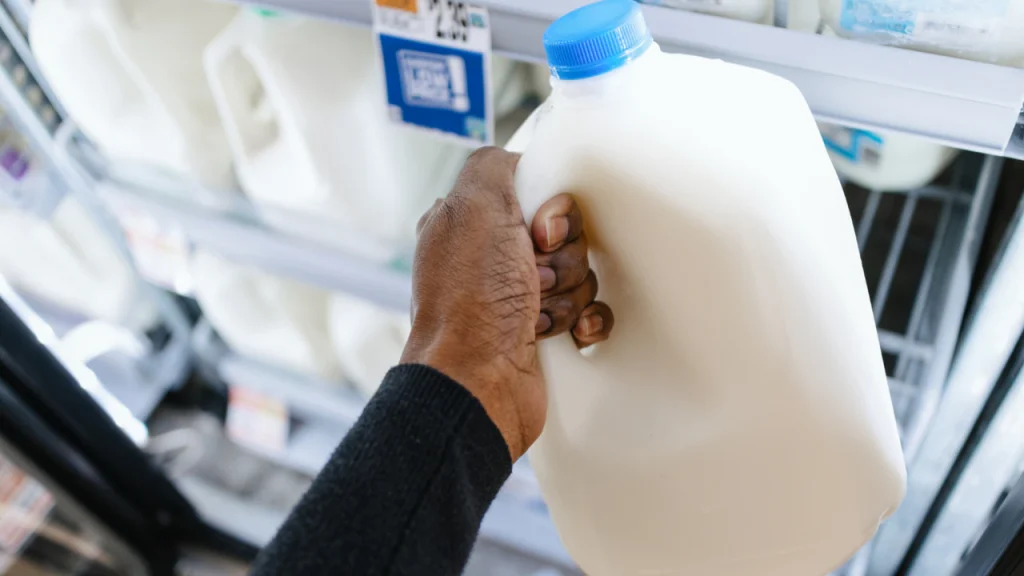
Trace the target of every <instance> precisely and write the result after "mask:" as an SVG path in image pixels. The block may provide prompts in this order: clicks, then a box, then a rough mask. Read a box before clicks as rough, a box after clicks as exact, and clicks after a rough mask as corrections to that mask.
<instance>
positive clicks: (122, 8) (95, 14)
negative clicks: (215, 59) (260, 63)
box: [30, 0, 236, 189]
mask: <svg viewBox="0 0 1024 576" xmlns="http://www.w3.org/2000/svg"><path fill="white" fill-rule="evenodd" d="M235 12H236V8H234V7H232V6H230V5H228V4H225V3H220V2H208V1H206V0H174V1H173V2H165V1H163V0H38V1H37V2H36V3H35V8H34V10H33V12H32V23H31V30H30V35H31V43H32V51H33V53H34V54H35V57H36V60H37V61H38V62H39V66H40V68H41V69H42V71H43V73H44V74H45V75H46V79H47V80H48V81H49V83H50V85H51V86H52V88H53V90H54V92H55V93H56V94H57V96H58V97H59V98H60V100H61V102H62V103H63V104H64V107H65V108H66V109H67V111H68V113H69V114H70V116H71V118H72V119H73V120H74V121H75V122H76V123H78V125H79V126H80V127H81V128H82V131H83V132H85V134H86V135H87V136H89V138H91V139H92V140H93V141H94V142H96V143H97V144H98V145H99V146H100V148H101V149H102V150H103V151H104V152H105V153H106V154H108V155H110V156H111V157H113V158H115V159H122V160H128V161H139V162H145V163H147V164H152V165H155V166H159V167H162V168H166V169H169V170H172V171H175V172H178V173H183V174H186V175H188V176H191V177H194V178H197V179H198V180H200V181H201V182H202V183H203V184H206V185H207V186H209V187H212V188H215V189H231V188H233V187H234V177H233V175H232V171H231V154H230V151H229V149H228V144H227V140H226V139H225V137H224V131H223V129H222V128H221V125H220V122H219V120H218V118H217V110H216V107H215V106H214V103H213V98H212V97H211V95H210V91H209V88H208V87H207V85H206V81H205V77H204V75H203V67H202V51H203V49H204V48H205V47H206V44H207V43H208V42H209V41H210V40H212V39H213V37H214V36H215V35H216V34H217V32H219V31H220V30H221V29H222V28H223V27H224V26H225V25H227V23H228V22H229V21H230V20H231V18H232V16H233V15H234V14H235Z"/></svg>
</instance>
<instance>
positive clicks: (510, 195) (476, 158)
mask: <svg viewBox="0 0 1024 576" xmlns="http://www.w3.org/2000/svg"><path fill="white" fill-rule="evenodd" d="M520 156H521V154H516V153H514V152H508V151H506V150H504V149H502V148H497V147H495V146H484V147H483V148H477V149H476V151H474V152H473V153H472V154H470V155H469V158H467V159H466V164H465V165H463V167H462V172H460V173H459V178H458V180H456V182H455V187H454V188H452V192H451V194H449V196H457V197H465V198H473V197H478V196H491V197H493V198H497V199H499V200H501V201H502V202H503V203H504V204H505V205H506V207H508V208H511V207H516V208H518V207H519V200H518V199H517V198H516V190H515V183H514V176H515V172H516V165H518V164H519V157H520Z"/></svg>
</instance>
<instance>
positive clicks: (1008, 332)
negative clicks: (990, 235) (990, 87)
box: [870, 209, 1024, 576]
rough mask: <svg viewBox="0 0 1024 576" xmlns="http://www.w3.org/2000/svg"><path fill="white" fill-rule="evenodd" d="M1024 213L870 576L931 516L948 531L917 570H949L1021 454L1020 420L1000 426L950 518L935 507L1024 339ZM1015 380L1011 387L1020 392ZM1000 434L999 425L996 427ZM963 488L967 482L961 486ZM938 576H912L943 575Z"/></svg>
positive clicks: (886, 569)
mask: <svg viewBox="0 0 1024 576" xmlns="http://www.w3.org/2000/svg"><path fill="white" fill-rule="evenodd" d="M1021 285H1024V210H1021V209H1018V213H1017V215H1016V216H1015V219H1014V222H1013V224H1012V225H1011V227H1010V229H1009V231H1008V233H1007V235H1006V241H1005V242H1004V244H1003V247H1002V249H1001V252H1000V255H999V257H998V259H997V261H996V262H995V263H994V264H993V266H992V272H991V273H990V275H989V277H988V278H987V279H986V281H985V283H984V285H983V286H982V289H981V291H980V292H979V295H978V297H977V303H976V304H975V306H974V308H973V312H972V315H971V316H970V318H969V319H968V321H967V323H966V329H965V331H964V335H963V337H962V338H961V341H960V345H959V349H958V352H957V356H956V360H955V362H954V364H953V367H952V369H951V370H950V374H949V378H948V380H947V381H946V384H945V389H944V391H943V394H942V396H941V398H937V399H936V402H937V405H936V406H935V408H934V416H933V417H932V419H931V426H930V427H929V429H928V431H927V433H926V435H925V436H924V438H923V440H922V442H921V445H920V447H919V449H918V450H917V454H916V457H915V458H914V459H913V460H911V461H909V462H908V464H909V466H908V475H907V496H906V498H905V499H904V501H903V504H902V505H901V506H900V508H899V510H897V511H896V513H895V514H894V515H893V516H892V517H891V518H890V519H889V520H888V521H887V522H886V523H885V524H884V525H883V526H882V529H881V530H880V532H879V534H878V536H877V537H876V539H875V545H874V550H873V554H872V559H871V571H870V573H871V574H891V573H894V572H895V571H896V569H897V568H898V567H899V566H900V564H901V563H902V562H904V558H905V557H906V555H907V554H908V552H912V551H913V550H912V548H913V547H914V546H916V544H915V538H916V536H917V535H918V533H919V531H920V530H921V529H922V528H925V529H926V528H927V526H926V524H927V523H929V522H930V521H931V520H930V519H929V518H930V517H931V516H932V514H933V513H939V514H940V516H939V517H938V518H937V519H936V520H937V521H938V522H942V523H943V524H942V525H943V526H944V527H945V528H946V529H947V531H946V533H945V534H943V535H941V536H935V537H934V538H937V539H935V540H933V539H932V538H933V537H929V539H928V540H926V541H925V542H923V544H924V547H922V548H921V549H920V551H919V552H918V553H917V556H918V558H917V560H916V561H915V563H914V565H915V566H916V565H918V564H919V565H920V566H922V567H929V566H939V565H946V566H948V565H949V564H950V562H955V561H958V559H959V555H960V554H961V553H963V552H964V551H965V549H966V547H967V546H969V545H970V544H971V542H972V539H973V538H974V536H975V535H976V532H975V530H976V529H977V528H978V526H979V525H980V523H982V522H983V521H984V520H985V519H986V518H987V516H988V514H989V513H990V512H991V510H992V507H993V506H994V505H995V504H996V500H997V498H998V495H999V490H1001V489H1002V487H1003V486H1005V482H1006V475H1007V474H1008V472H1007V470H1006V467H1007V466H1008V465H1009V466H1016V464H1017V463H1018V462H1014V461H1012V459H1013V457H1014V455H1019V454H1020V452H1019V450H1020V449H1021V447H1022V443H1024V440H1022V436H1021V434H1020V433H1018V432H1012V433H1011V432H1008V431H1006V430H1017V427H1018V426H1019V422H1017V421H1013V420H1004V422H1009V423H1008V424H1005V426H1006V427H1007V428H1005V429H1004V432H1003V433H999V432H997V433H995V434H991V433H990V434H987V435H986V439H985V443H986V445H987V447H980V448H979V449H978V450H977V451H976V452H975V455H974V457H973V459H972V462H971V466H970V468H969V469H967V470H965V472H964V474H963V475H962V476H961V480H960V482H961V483H963V487H957V493H958V494H960V495H959V496H958V495H957V494H954V495H953V497H952V499H950V500H948V502H949V503H950V505H952V506H953V508H951V511H950V512H949V513H948V514H947V513H945V512H943V511H942V506H941V503H938V505H937V504H936V498H937V497H940V494H941V491H942V490H943V486H944V484H945V483H946V481H947V478H948V476H949V474H950V473H951V472H952V471H953V469H954V465H955V463H956V461H957V458H958V455H959V454H960V452H961V449H962V448H963V447H964V445H965V443H966V442H967V439H968V437H969V436H970V435H971V431H972V430H973V429H974V426H975V424H976V422H977V421H978V418H979V415H980V414H981V412H982V409H983V408H984V406H985V404H986V402H987V401H988V399H989V396H990V395H991V394H992V392H993V390H994V389H995V388H996V386H997V384H998V383H999V381H1000V378H1001V376H1002V373H1003V371H1004V368H1005V367H1006V365H1007V361H1008V360H1009V359H1010V358H1011V355H1012V353H1013V350H1014V347H1015V346H1016V345H1017V342H1018V340H1019V339H1020V338H1021V335H1022V333H1024V291H1022V290H1021V289H1020V287H1021ZM1020 386H1021V384H1020V382H1019V381H1018V382H1017V384H1015V387H1016V389H1017V390H1019V389H1020ZM1019 395H1020V393H1019V392H1013V393H1011V395H1010V396H1009V397H1008V403H1007V404H1006V405H1005V407H1004V408H1007V409H1008V410H1009V412H1007V413H1006V416H1005V417H1003V416H1000V417H1002V418H1005V419H1012V418H1015V416H1013V411H1016V414H1017V415H1018V416H1019V414H1020V410H1021V408H1020V405H1019V402H1018V401H1019V400H1020V397H1019ZM995 426H996V428H994V430H998V429H999V426H1000V424H998V423H997V424H995ZM965 482H966V483H965ZM933 526H935V525H933ZM941 573H943V572H941V571H936V572H916V571H915V572H914V574H927V575H928V576H930V575H931V574H941Z"/></svg>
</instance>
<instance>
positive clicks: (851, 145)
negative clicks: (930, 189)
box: [818, 123, 957, 192]
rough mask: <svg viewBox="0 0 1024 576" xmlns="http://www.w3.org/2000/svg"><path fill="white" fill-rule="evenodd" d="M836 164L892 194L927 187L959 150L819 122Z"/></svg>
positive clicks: (838, 168)
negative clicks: (897, 191)
mask: <svg viewBox="0 0 1024 576" xmlns="http://www.w3.org/2000/svg"><path fill="white" fill-rule="evenodd" d="M818 128H819V129H820V130H821V137H822V139H823V140H824V141H825V147H826V148H827V149H828V155H829V157H830V158H832V164H833V165H834V166H835V168H836V172H838V173H839V174H840V175H841V176H843V177H844V178H846V179H848V180H850V181H851V182H853V183H854V184H857V185H859V186H863V187H864V188H868V189H870V190H880V191H883V192H890V191H896V190H910V189H913V188H920V187H922V186H925V185H927V184H928V183H930V182H931V181H932V180H934V179H935V177H936V176H938V175H939V174H940V173H941V172H942V171H943V170H945V169H946V167H947V166H949V164H950V162H952V161H953V159H954V158H956V154H957V151H956V150H954V149H953V148H948V147H946V146H942V145H940V144H935V143H934V142H930V141H928V140H925V139H923V138H915V137H913V136H906V135H904V134H896V133H890V132H882V131H874V132H872V131H868V130H861V129H859V128H849V127H846V126H836V125H833V124H825V123H819V124H818Z"/></svg>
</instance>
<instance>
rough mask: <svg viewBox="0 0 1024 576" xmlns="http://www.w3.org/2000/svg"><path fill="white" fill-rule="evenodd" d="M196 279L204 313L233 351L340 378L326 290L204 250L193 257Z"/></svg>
mask: <svg viewBox="0 0 1024 576" xmlns="http://www.w3.org/2000/svg"><path fill="white" fill-rule="evenodd" d="M192 275H193V277H194V281H195V297H196V300H197V301H198V302H199V305H200V307H202V309H203V315H204V316H206V318H207V319H208V320H209V321H210V324H211V325H212V326H213V327H214V328H215V329H216V330H217V333H218V334H220V336H221V338H223V339H224V341H225V342H227V344H228V345H229V346H230V347H231V348H232V349H233V350H234V351H236V352H238V353H239V354H242V355H243V356H248V357H250V358H255V359H257V360H262V361H264V362H268V363H270V364H275V365H277V366H279V367H284V368H289V369H292V370H296V371H299V372H302V373H304V374H309V375H313V376H319V377H321V378H325V379H336V378H338V377H339V375H340V371H339V368H338V364H337V360H336V359H335V358H334V351H333V350H332V349H331V340H330V334H329V332H328V320H327V315H328V299H329V295H328V293H327V292H325V291H323V290H320V289H319V288H316V287H313V286H307V285H305V284H302V283H300V282H296V281H294V280H291V279H288V278H279V277H277V276H272V275H270V274H267V273H266V272H262V271H260V270H257V269H255V268H251V267H248V266H243V265H239V264H236V263H233V262H229V261H227V260H224V259H222V258H219V257H217V256H215V255H213V254H211V253H209V252H205V251H197V252H196V253H195V255H194V256H193V259H192Z"/></svg>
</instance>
